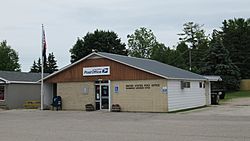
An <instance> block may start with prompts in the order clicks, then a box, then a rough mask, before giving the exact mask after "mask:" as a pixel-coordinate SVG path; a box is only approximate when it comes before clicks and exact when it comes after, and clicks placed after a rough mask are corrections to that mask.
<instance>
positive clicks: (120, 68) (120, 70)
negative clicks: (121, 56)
mask: <svg viewBox="0 0 250 141" xmlns="http://www.w3.org/2000/svg"><path fill="white" fill-rule="evenodd" d="M98 66H110V75H106V76H83V67H98ZM98 79H103V80H147V79H161V77H159V76H156V75H153V74H151V73H147V72H144V71H141V70H138V69H135V68H132V67H129V66H127V65H124V64H121V63H118V62H115V61H112V60H109V59H106V58H96V59H86V60H83V61H82V62H80V63H78V64H76V65H74V66H72V67H70V68H68V69H66V70H64V71H62V72H60V73H58V74H56V75H54V76H52V77H50V78H48V79H47V80H45V82H48V83H58V82H83V81H85V82H86V81H95V80H98Z"/></svg>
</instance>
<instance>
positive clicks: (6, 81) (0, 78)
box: [0, 77, 9, 83]
mask: <svg viewBox="0 0 250 141" xmlns="http://www.w3.org/2000/svg"><path fill="white" fill-rule="evenodd" d="M0 80H2V81H3V82H5V83H9V81H8V80H6V79H4V78H2V77H0Z"/></svg>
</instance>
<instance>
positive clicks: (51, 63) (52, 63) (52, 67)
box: [45, 52, 58, 73]
mask: <svg viewBox="0 0 250 141" xmlns="http://www.w3.org/2000/svg"><path fill="white" fill-rule="evenodd" d="M56 62H57V61H56V60H55V56H54V54H53V52H52V53H49V56H48V62H47V67H46V69H47V70H45V72H46V73H53V72H55V71H58V69H57V67H58V66H57V64H56Z"/></svg>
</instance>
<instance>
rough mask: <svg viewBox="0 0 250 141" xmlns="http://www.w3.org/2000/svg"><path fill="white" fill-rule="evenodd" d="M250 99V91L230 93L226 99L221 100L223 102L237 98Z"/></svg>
mask: <svg viewBox="0 0 250 141" xmlns="http://www.w3.org/2000/svg"><path fill="white" fill-rule="evenodd" d="M244 97H250V91H237V92H229V93H226V95H225V99H223V100H221V101H222V102H225V101H228V100H231V99H235V98H244Z"/></svg>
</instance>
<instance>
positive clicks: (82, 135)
mask: <svg viewBox="0 0 250 141" xmlns="http://www.w3.org/2000/svg"><path fill="white" fill-rule="evenodd" d="M168 140H169V141H250V106H248V105H247V102H246V104H243V105H237V104H235V105H232V104H231V105H230V104H224V105H218V106H211V107H207V108H202V109H196V110H192V111H186V112H181V113H132V112H120V113H114V112H106V111H94V112H85V111H40V110H6V111H5V110H3V111H0V141H168Z"/></svg>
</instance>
